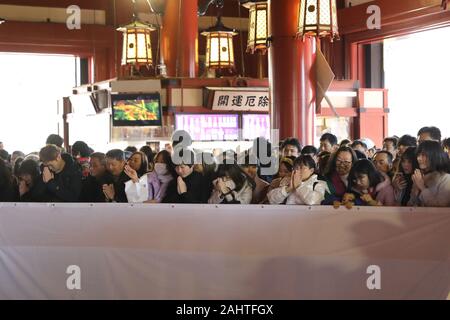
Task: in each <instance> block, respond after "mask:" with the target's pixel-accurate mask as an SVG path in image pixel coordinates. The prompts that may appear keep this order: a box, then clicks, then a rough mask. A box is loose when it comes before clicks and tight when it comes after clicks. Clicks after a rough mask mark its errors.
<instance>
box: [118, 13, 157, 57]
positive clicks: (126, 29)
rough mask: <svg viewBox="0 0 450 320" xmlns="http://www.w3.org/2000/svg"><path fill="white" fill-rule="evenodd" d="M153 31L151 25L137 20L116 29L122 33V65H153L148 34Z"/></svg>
mask: <svg viewBox="0 0 450 320" xmlns="http://www.w3.org/2000/svg"><path fill="white" fill-rule="evenodd" d="M154 30H156V29H155V28H153V27H152V26H151V25H149V24H146V23H143V22H141V21H139V20H137V19H134V21H133V22H132V23H130V24H127V25H125V26H122V27H120V28H118V29H117V31H121V32H123V52H122V65H127V64H132V65H152V64H153V58H152V43H151V39H150V33H151V32H152V31H154Z"/></svg>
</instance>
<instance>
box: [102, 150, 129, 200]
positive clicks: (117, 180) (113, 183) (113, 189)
mask: <svg viewBox="0 0 450 320" xmlns="http://www.w3.org/2000/svg"><path fill="white" fill-rule="evenodd" d="M125 165H126V162H125V154H124V152H123V151H122V150H120V149H113V150H110V151H108V152H107V153H106V168H107V170H108V172H109V173H110V174H111V176H110V179H108V180H109V181H106V183H105V184H103V185H102V190H103V193H104V195H105V197H106V200H107V202H128V199H127V195H126V193H125V183H126V182H127V181H128V180H130V178H129V176H128V175H127V174H126V173H125Z"/></svg>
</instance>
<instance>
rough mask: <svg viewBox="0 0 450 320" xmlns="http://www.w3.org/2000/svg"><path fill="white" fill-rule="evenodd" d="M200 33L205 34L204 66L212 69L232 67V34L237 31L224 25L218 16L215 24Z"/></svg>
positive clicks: (235, 33)
mask: <svg viewBox="0 0 450 320" xmlns="http://www.w3.org/2000/svg"><path fill="white" fill-rule="evenodd" d="M201 34H202V35H203V36H206V67H207V68H212V69H226V68H230V69H231V68H234V48H233V36H235V35H237V32H236V31H235V30H234V29H230V28H227V27H225V26H224V25H223V23H222V19H221V17H220V16H219V17H217V23H216V25H215V26H213V27H210V28H208V29H206V30H205V31H203V32H202V33H201Z"/></svg>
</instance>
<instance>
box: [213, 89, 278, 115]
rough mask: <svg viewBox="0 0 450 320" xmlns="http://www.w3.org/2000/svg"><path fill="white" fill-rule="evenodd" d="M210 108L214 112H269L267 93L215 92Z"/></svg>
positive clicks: (265, 91)
mask: <svg viewBox="0 0 450 320" xmlns="http://www.w3.org/2000/svg"><path fill="white" fill-rule="evenodd" d="M211 107H212V109H213V110H215V111H258V112H269V108H270V101H269V91H268V90H259V91H243V90H236V91H235V90H233V91H231V90H215V91H214V95H213V99H212V106H211Z"/></svg>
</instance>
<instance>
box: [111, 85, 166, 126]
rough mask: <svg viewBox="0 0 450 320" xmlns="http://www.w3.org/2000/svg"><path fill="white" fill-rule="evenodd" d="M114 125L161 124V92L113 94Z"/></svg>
mask: <svg viewBox="0 0 450 320" xmlns="http://www.w3.org/2000/svg"><path fill="white" fill-rule="evenodd" d="M111 107H112V113H113V126H161V125H162V110H161V97H160V95H159V93H149V94H113V95H111Z"/></svg>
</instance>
